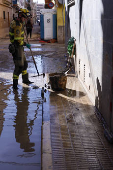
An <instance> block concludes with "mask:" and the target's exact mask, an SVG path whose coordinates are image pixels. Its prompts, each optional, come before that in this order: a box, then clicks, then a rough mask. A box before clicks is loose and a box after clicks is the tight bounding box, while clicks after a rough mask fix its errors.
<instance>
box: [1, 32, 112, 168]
mask: <svg viewBox="0 0 113 170" xmlns="http://www.w3.org/2000/svg"><path fill="white" fill-rule="evenodd" d="M37 39H38V37H37V34H34V35H33V38H32V39H30V40H29V41H30V43H31V45H32V52H33V56H34V58H35V61H36V63H37V67H38V71H39V73H40V74H43V73H45V77H44V78H43V76H42V75H40V76H37V71H36V69H35V66H34V63H33V60H32V55H31V53H30V51H29V50H28V49H27V48H25V54H26V57H27V61H28V73H29V79H30V80H31V81H33V82H34V83H33V84H32V85H30V86H27V85H25V84H23V83H22V77H21V76H19V85H18V87H19V89H18V90H17V91H15V90H13V89H12V75H13V70H14V64H13V60H12V56H11V54H10V53H9V52H8V44H9V40H8V39H3V40H2V42H1V43H0V56H1V57H0V170H15V169H16V170H20V169H21V170H31V169H32V170H41V169H42V170H82V169H84V170H93V169H95V170H102V169H103V170H112V169H113V145H112V144H110V143H108V141H107V140H106V139H105V137H104V132H103V125H102V122H101V121H100V120H99V119H98V118H97V115H96V114H95V108H94V106H93V105H92V103H91V102H90V100H89V98H88V96H87V94H86V92H85V90H84V89H83V87H82V86H81V84H80V82H79V80H78V79H77V78H76V76H75V74H72V72H70V74H68V76H67V85H66V90H64V91H57V92H55V91H53V90H52V89H48V88H47V87H46V88H45V89H46V91H45V93H44V96H41V90H42V87H45V84H47V83H48V82H49V73H56V72H57V73H61V72H62V71H65V69H66V67H65V66H66V60H65V57H64V55H65V46H64V45H62V44H60V45H59V44H57V43H54V44H51V43H40V42H39V41H37Z"/></svg>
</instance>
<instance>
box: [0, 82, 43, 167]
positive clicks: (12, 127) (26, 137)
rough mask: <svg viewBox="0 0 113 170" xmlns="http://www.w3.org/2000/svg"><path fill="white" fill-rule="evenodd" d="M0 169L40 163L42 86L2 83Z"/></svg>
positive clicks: (36, 165)
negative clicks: (37, 87)
mask: <svg viewBox="0 0 113 170" xmlns="http://www.w3.org/2000/svg"><path fill="white" fill-rule="evenodd" d="M0 89H1V95H2V96H3V99H2V100H1V101H0V106H2V107H0V108H1V110H0V170H4V169H5V170H10V169H11V170H13V169H17V170H20V169H22V170H27V169H30V170H31V169H33V170H35V169H40V167H41V125H42V99H41V97H40V94H41V93H40V89H33V88H32V89H31V88H25V87H20V88H19V89H18V91H13V90H12V87H11V85H10V83H9V82H8V83H7V82H2V83H1V84H0Z"/></svg>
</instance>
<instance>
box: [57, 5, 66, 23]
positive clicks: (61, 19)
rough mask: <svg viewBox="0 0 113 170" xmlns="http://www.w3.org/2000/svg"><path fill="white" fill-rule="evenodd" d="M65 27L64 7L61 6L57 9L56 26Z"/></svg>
mask: <svg viewBox="0 0 113 170" xmlns="http://www.w3.org/2000/svg"><path fill="white" fill-rule="evenodd" d="M64 25H65V5H64V6H63V5H62V4H59V5H58V8H57V26H64Z"/></svg>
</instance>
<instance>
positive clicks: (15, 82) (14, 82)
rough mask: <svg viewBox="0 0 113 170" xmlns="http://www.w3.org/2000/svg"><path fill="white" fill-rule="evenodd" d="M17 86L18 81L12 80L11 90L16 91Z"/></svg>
mask: <svg viewBox="0 0 113 170" xmlns="http://www.w3.org/2000/svg"><path fill="white" fill-rule="evenodd" d="M17 85H18V79H13V89H15V90H17V89H18V87H17Z"/></svg>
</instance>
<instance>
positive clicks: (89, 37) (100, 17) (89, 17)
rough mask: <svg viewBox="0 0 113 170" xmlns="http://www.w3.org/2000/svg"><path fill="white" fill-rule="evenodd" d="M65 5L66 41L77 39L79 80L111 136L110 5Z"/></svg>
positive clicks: (97, 1)
mask: <svg viewBox="0 0 113 170" xmlns="http://www.w3.org/2000/svg"><path fill="white" fill-rule="evenodd" d="M65 4H66V38H67V40H68V39H69V38H70V37H72V36H74V37H75V39H76V71H77V73H78V78H79V80H80V81H81V83H82V84H83V86H84V88H85V89H86V91H87V93H88V95H89V97H90V99H91V101H92V103H93V104H94V105H95V106H96V108H97V109H98V110H99V112H100V113H101V115H102V117H103V118H104V120H105V121H106V123H107V125H108V128H109V131H112V132H113V33H112V30H113V29H112V28H113V10H112V5H113V2H111V1H110V0H107V1H103V0H91V1H87V0H70V1H69V0H65ZM67 40H66V41H67Z"/></svg>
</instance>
